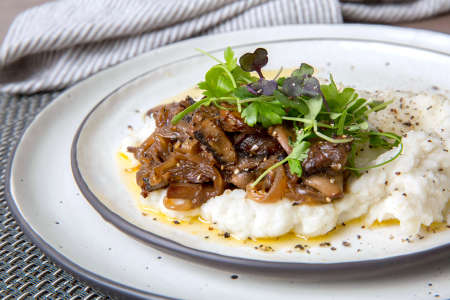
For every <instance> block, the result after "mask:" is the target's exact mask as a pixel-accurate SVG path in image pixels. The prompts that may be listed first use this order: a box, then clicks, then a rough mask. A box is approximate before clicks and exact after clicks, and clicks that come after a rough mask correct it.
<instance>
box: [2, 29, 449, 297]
mask: <svg viewBox="0 0 450 300" xmlns="http://www.w3.org/2000/svg"><path fill="white" fill-rule="evenodd" d="M285 27H286V28H288V27H290V28H292V27H297V28H300V27H301V28H302V29H305V28H306V27H309V28H314V27H315V28H316V29H318V28H320V29H323V30H324V31H325V30H328V31H331V33H327V34H329V36H330V38H331V39H332V38H333V36H334V35H337V36H342V35H345V33H342V32H340V31H344V32H346V30H345V29H355V30H359V31H360V32H361V31H365V30H369V31H371V32H378V33H380V34H381V36H384V35H383V34H382V33H383V31H387V32H388V33H390V35H389V37H388V39H390V40H391V41H389V42H387V41H386V40H385V39H386V37H385V38H373V39H367V40H368V41H372V42H382V43H383V42H385V43H386V42H387V43H389V44H394V45H401V46H407V47H412V48H416V49H421V50H426V51H431V52H435V53H439V54H444V55H449V53H450V47H449V46H446V45H448V43H442V42H443V41H448V40H449V36H448V35H445V34H441V33H436V32H430V31H425V30H416V29H405V28H396V27H390V26H383V25H362V24H352V25H332V26H330V25H300V26H285ZM271 29H278V30H281V28H271ZM256 30H258V29H256ZM259 30H261V29H259ZM262 30H267V29H262ZM250 31H253V30H250ZM244 32H248V31H244ZM347 32H348V31H347ZM235 34H236V33H235ZM226 35H229V34H223V36H226ZM430 37H431V38H432V39H431V40H430V39H427V38H430ZM396 38H398V40H396ZM196 39H208V37H200V38H196ZM350 39H353V40H361V39H358V38H350ZM285 40H286V39H285ZM425 40H426V41H427V42H428V43H427V44H426V46H425V45H424V42H425ZM186 42H187V41H183V42H179V43H176V44H173V45H170V46H166V47H162V48H159V49H158V50H164V49H166V48H172V47H175V46H181V45H182V44H184V43H186ZM147 54H148V53H145V54H142V55H140V56H138V57H136V58H133V59H131V60H129V61H126V62H123V63H121V64H120V65H122V64H125V63H127V62H130V61H133V60H136V59H138V58H139V57H141V56H145V55H147ZM116 67H117V66H116ZM116 67H112V68H110V69H107V70H104V71H102V72H100V73H102V74H103V73H105V72H109V71H111V69H114V68H116ZM100 73H98V74H96V75H94V76H92V77H90V78H88V79H85V80H83V81H82V82H86V81H91V80H95V77H96V76H97V75H99V74H100ZM146 73H148V72H146ZM143 75H144V74H142V75H140V76H143ZM138 77H139V76H138ZM134 79H136V77H135V78H133V79H132V80H129V81H127V82H125V83H124V84H122V85H121V86H120V87H119V88H117V89H116V90H118V89H120V88H121V87H122V86H123V85H126V84H127V83H129V82H130V81H133V80H134ZM82 82H80V83H82ZM80 83H79V84H77V85H75V86H74V87H72V88H70V89H68V90H67V91H66V92H65V93H63V94H62V95H60V96H59V97H57V99H55V100H54V101H53V102H52V103H50V104H49V105H48V106H47V107H46V108H45V109H43V110H42V111H41V113H42V112H44V111H45V110H46V109H48V107H49V106H52V105H53V104H55V103H56V102H57V101H58V99H59V98H62V97H63V96H64V95H66V94H68V93H70V92H71V91H72V90H75V89H77V88H78V87H79V86H80ZM106 98H107V97H106ZM106 98H104V99H103V100H102V101H104V100H106ZM99 104H100V103H99ZM38 116H39V115H38ZM38 116H37V117H38ZM37 117H36V118H37ZM86 118H87V117H86ZM31 124H32V123H30V124H29V125H28V127H29V126H30V125H31ZM81 126H82V125H80V128H81ZM28 127H27V129H28ZM27 129H26V130H24V132H23V133H22V136H21V137H20V139H19V141H18V142H17V144H16V146H15V149H14V153H13V155H12V156H11V157H10V160H9V162H8V166H7V169H6V177H5V181H7V183H8V184H6V187H5V192H6V201H7V204H8V206H9V208H10V210H11V213H12V215H13V216H14V217H15V219H16V221H17V222H18V223H19V225H20V227H21V228H22V229H23V231H24V233H25V234H26V235H27V236H28V237H29V238H30V239H31V240H32V242H33V243H34V244H36V245H37V246H38V247H39V248H40V249H41V250H42V251H43V252H44V253H45V254H46V255H47V256H49V257H50V258H51V259H52V260H53V261H54V262H55V263H56V264H58V265H60V266H61V267H63V268H64V269H66V270H68V271H69V272H71V273H72V274H74V275H75V276H76V277H77V278H80V279H81V280H84V281H87V282H89V283H91V284H92V285H93V286H95V287H98V288H100V289H102V290H103V291H106V293H108V294H110V295H114V296H119V297H120V298H122V297H123V298H124V299H149V298H151V299H164V298H167V297H165V296H162V295H157V294H153V293H149V292H146V291H142V290H139V289H136V288H133V287H129V286H126V285H123V284H121V283H119V282H116V281H112V280H110V279H108V278H105V277H103V276H100V275H98V274H95V273H93V272H91V271H89V270H87V269H85V268H83V267H81V266H79V265H77V264H75V263H73V262H72V261H71V260H70V259H68V258H67V257H65V256H64V255H62V254H61V253H59V252H58V251H57V250H56V249H55V248H53V247H52V246H50V245H49V244H48V243H47V242H46V241H45V240H44V239H43V238H42V237H41V236H40V235H39V234H38V233H37V232H36V231H34V230H33V229H32V227H31V226H30V225H29V224H28V223H27V220H26V218H25V217H24V216H23V215H22V214H21V212H20V209H19V208H18V206H17V204H16V202H15V200H14V196H13V194H12V191H11V183H12V181H11V173H12V168H13V163H14V158H15V153H16V150H17V148H18V147H19V145H20V144H21V141H22V139H23V137H24V135H25V134H26V132H27ZM78 131H79V130H78ZM78 135H79V133H77V135H76V136H78ZM74 142H75V139H74ZM71 155H73V153H71ZM85 196H86V195H85ZM91 204H92V203H91ZM98 204H99V205H100V206H99V207H101V206H102V205H103V204H101V203H98ZM94 208H95V206H94ZM110 213H111V217H112V216H113V215H114V213H112V212H110ZM103 217H104V218H105V216H103ZM132 226H133V225H132ZM182 247H184V246H182ZM187 250H189V249H187ZM194 250H195V249H194ZM449 250H450V243H447V244H445V245H442V246H439V247H435V248H432V249H429V250H426V251H420V252H416V253H413V254H407V255H401V256H396V257H392V258H386V259H378V260H371V261H369V262H367V261H364V262H358V263H339V264H333V265H336V266H339V265H340V266H339V268H338V269H337V270H341V269H342V267H344V268H345V267H346V265H349V264H357V265H359V267H380V268H385V269H389V267H392V266H399V265H401V266H403V267H406V266H412V265H417V264H418V263H426V262H429V261H430V260H435V259H439V258H444V257H449V255H450V253H449ZM196 251H197V250H196ZM188 252H189V251H188ZM177 254H180V253H178V252H177ZM185 255H186V256H188V257H191V258H192V256H191V254H190V253H186V254H185ZM419 258H423V259H422V260H419ZM199 259H200V261H205V260H204V258H203V257H200V258H199ZM219 261H220V260H219ZM289 264H290V263H289ZM308 265H309V264H308ZM314 265H317V264H314ZM326 265H327V266H328V267H330V264H326ZM350 268H353V267H352V266H351V267H350ZM273 269H274V270H276V269H278V268H273ZM283 270H284V269H283Z"/></svg>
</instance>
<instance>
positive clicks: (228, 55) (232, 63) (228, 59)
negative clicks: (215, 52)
mask: <svg viewBox="0 0 450 300" xmlns="http://www.w3.org/2000/svg"><path fill="white" fill-rule="evenodd" d="M223 58H225V65H226V66H227V69H228V70H230V71H232V70H233V69H234V68H236V67H237V58H236V57H234V52H233V50H232V49H231V47H228V48H227V49H225V52H224V53H223Z"/></svg>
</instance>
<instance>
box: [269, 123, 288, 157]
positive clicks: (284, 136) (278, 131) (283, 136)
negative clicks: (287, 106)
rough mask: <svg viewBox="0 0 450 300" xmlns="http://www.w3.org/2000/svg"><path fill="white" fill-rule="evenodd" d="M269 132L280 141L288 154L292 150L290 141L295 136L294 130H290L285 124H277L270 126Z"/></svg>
mask: <svg viewBox="0 0 450 300" xmlns="http://www.w3.org/2000/svg"><path fill="white" fill-rule="evenodd" d="M269 134H271V135H272V136H273V137H274V138H276V139H277V141H278V143H280V145H281V147H283V149H284V151H286V153H287V154H290V153H291V152H292V147H291V145H290V143H289V139H290V138H291V139H292V138H293V134H292V132H290V131H289V130H288V129H287V128H286V127H284V126H283V125H275V126H272V127H270V128H269Z"/></svg>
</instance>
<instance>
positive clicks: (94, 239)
mask: <svg viewBox="0 0 450 300" xmlns="http://www.w3.org/2000/svg"><path fill="white" fill-rule="evenodd" d="M274 37H275V38H274ZM226 46H232V47H233V48H234V49H236V50H237V52H239V53H242V52H243V51H246V50H249V49H252V48H255V46H263V47H266V48H267V49H268V50H269V53H270V54H271V58H272V60H271V65H270V66H268V67H269V68H276V67H278V66H279V65H284V66H293V65H296V64H298V61H297V58H298V57H300V59H301V60H303V61H308V62H310V63H311V64H313V65H316V66H318V67H319V69H320V70H321V71H322V72H323V71H325V70H326V71H330V72H332V73H333V74H335V76H336V77H337V78H339V80H340V81H342V82H344V83H351V84H354V85H357V86H358V87H359V88H362V89H369V90H370V89H374V88H378V89H381V88H394V89H397V88H398V89H403V90H408V89H412V90H416V91H417V90H429V89H430V88H431V86H433V85H437V86H441V87H443V88H449V86H450V84H449V81H448V77H447V76H446V70H448V69H449V67H450V58H449V53H450V39H449V38H448V36H445V35H441V34H433V33H429V32H424V31H417V30H405V29H393V28H389V27H381V26H361V25H353V26H326V25H322V26H298V27H284V28H271V29H260V30H252V31H246V32H239V33H232V34H225V35H221V36H211V37H205V38H199V39H193V40H189V41H185V42H182V43H178V44H175V45H172V46H169V47H164V48H161V49H158V50H155V51H152V52H150V53H148V54H145V55H143V56H140V57H138V58H135V59H133V60H130V61H128V62H126V63H124V64H121V65H119V66H117V67H114V68H111V69H110V70H108V71H104V72H101V73H99V74H98V75H96V76H94V77H92V78H90V79H88V80H86V81H84V82H83V83H81V84H79V85H77V86H76V87H74V88H72V89H70V90H69V91H68V92H66V93H64V94H63V95H62V96H60V97H59V99H57V100H55V102H53V103H52V104H51V105H49V107H48V108H46V109H45V110H44V111H43V112H42V113H41V114H40V115H39V117H38V118H37V119H36V120H35V121H34V122H33V124H32V125H31V126H30V127H29V128H28V129H27V131H26V132H25V134H24V136H23V137H22V139H21V142H20V144H19V146H18V148H17V151H16V154H15V156H14V159H13V160H12V162H11V169H10V174H9V178H10V185H9V191H10V195H11V197H10V199H9V204H10V206H11V208H12V210H13V212H14V214H15V216H16V217H17V218H18V220H19V222H20V223H21V224H22V226H23V227H24V229H25V231H26V232H27V233H28V234H29V235H30V236H31V237H32V239H33V241H34V242H35V243H37V244H38V245H39V246H40V247H41V248H43V250H44V251H45V252H46V253H47V254H48V255H50V256H51V257H52V258H53V259H54V260H56V261H57V262H59V263H60V264H62V265H64V266H65V267H66V268H68V269H69V270H71V271H73V272H76V273H77V274H78V275H79V276H81V277H83V278H84V279H86V280H90V281H93V282H94V283H95V284H97V285H100V286H101V287H103V288H108V289H112V290H113V291H116V292H119V293H124V294H126V295H128V296H145V295H147V296H148V295H149V294H148V293H149V292H150V291H151V292H153V293H156V294H162V295H165V296H171V297H183V298H194V297H195V298H210V297H212V296H213V295H217V294H218V293H223V294H221V295H223V296H224V297H226V296H227V295H228V296H230V297H231V296H236V295H239V296H241V297H242V298H249V297H254V296H255V290H256V289H258V286H260V287H261V286H264V294H263V295H262V296H264V297H267V298H269V297H271V296H272V298H273V296H275V295H277V294H278V291H279V290H280V289H282V290H283V291H284V292H285V295H286V297H289V296H292V297H295V296H296V295H297V291H298V289H302V291H303V293H304V295H310V296H314V295H316V296H317V295H322V296H326V295H328V296H330V295H334V296H335V297H336V298H339V297H342V298H345V297H348V296H349V295H355V296H356V295H358V294H359V295H360V296H361V295H364V297H365V298H367V295H368V294H366V293H370V292H369V291H370V289H371V288H372V289H374V288H376V287H375V286H374V282H377V283H378V284H382V285H383V286H384V289H385V291H386V293H390V294H391V295H392V294H393V293H396V294H397V295H403V296H406V295H412V294H414V293H415V294H424V293H425V292H428V291H426V285H425V283H423V281H427V280H431V279H430V278H433V280H434V281H435V282H438V285H439V284H440V283H442V282H445V281H446V280H447V281H448V280H449V279H450V270H449V268H448V266H449V261H448V244H449V240H450V239H449V235H448V231H444V232H441V233H439V234H436V235H433V237H432V238H430V239H424V240H422V242H420V243H413V244H407V243H401V242H399V241H396V240H394V241H392V242H389V240H388V239H387V238H386V236H384V237H380V236H378V239H377V237H376V235H374V236H373V237H371V236H369V235H370V234H368V236H367V238H366V240H364V241H356V240H355V241H353V240H352V241H351V242H352V244H357V243H361V244H360V247H354V248H351V249H347V248H345V247H339V248H340V249H339V251H336V254H333V255H330V253H332V252H331V251H329V250H328V249H326V250H327V251H325V249H320V248H317V251H311V255H306V254H301V255H299V254H296V255H294V256H292V255H291V256H286V255H283V254H275V255H273V256H270V255H269V254H267V253H260V252H256V253H255V252H254V251H253V252H247V251H244V250H243V249H240V248H239V247H229V246H223V245H211V244H205V243H204V242H203V240H198V239H196V238H195V237H193V236H181V235H177V234H176V231H173V230H172V229H167V228H164V226H160V225H155V224H157V223H151V224H153V225H151V227H150V225H149V223H148V221H147V220H146V219H145V218H143V217H140V216H139V214H137V213H136V211H135V210H134V209H133V206H132V205H128V204H130V201H129V200H128V199H129V194H128V191H127V190H126V188H125V187H124V186H123V185H121V184H120V183H119V181H118V180H120V179H119V178H118V176H116V175H115V174H117V169H116V165H115V163H114V154H113V151H114V149H116V147H117V145H118V142H119V140H120V139H121V137H123V136H124V135H125V134H126V126H127V125H128V124H130V122H137V119H136V114H135V113H134V109H136V108H139V109H147V108H148V107H151V106H153V105H156V104H157V102H158V101H160V100H162V99H165V98H167V97H170V96H173V95H175V94H177V93H178V92H180V91H182V90H184V89H186V88H189V87H191V86H192V85H194V84H195V83H196V82H197V81H198V80H200V79H201V76H202V74H203V73H204V72H205V70H206V69H207V68H208V66H209V65H210V64H211V62H210V61H209V60H208V59H206V58H204V57H202V56H199V55H198V54H197V53H195V51H194V50H193V48H196V47H199V48H202V49H205V50H207V51H210V52H212V53H220V52H221V51H222V50H223V48H225V47H226ZM287 51H288V52H289V53H294V52H295V55H291V54H289V55H282V53H285V52H287ZM368 57H369V59H368ZM386 62H389V64H386ZM328 63H331V64H330V65H328ZM192 64H195V68H192ZM144 73H146V74H145V75H142V74H144ZM380 74H381V76H380ZM134 78H138V79H136V80H133V79H134ZM126 82H127V83H126ZM118 87H121V88H119V89H118ZM113 91H115V92H113ZM111 93H112V94H111ZM108 95H112V96H111V97H109V98H107V100H105V101H103V102H101V103H100V104H99V106H98V107H97V109H95V110H94V112H93V113H92V114H91V117H92V119H91V118H89V120H91V121H92V122H91V121H88V122H86V123H85V125H86V127H84V129H83V131H82V134H81V135H80V141H83V142H82V143H80V144H79V147H81V146H83V149H87V150H94V149H96V151H97V150H99V147H98V145H96V144H95V141H94V140H95V137H96V134H99V133H101V134H105V136H103V137H102V141H103V142H105V143H106V145H105V147H104V148H105V149H106V150H105V151H106V152H104V153H98V155H97V153H89V151H87V152H84V153H83V154H82V156H80V157H83V161H84V164H83V163H80V166H81V167H80V171H81V172H80V175H82V176H83V178H84V179H85V182H86V183H87V185H88V186H89V188H90V190H91V191H93V193H94V195H97V196H99V197H98V198H99V199H101V200H102V202H101V203H102V205H104V206H105V207H104V208H106V209H105V210H103V212H105V211H107V212H109V213H110V214H111V215H113V214H116V215H120V217H121V218H122V219H123V220H122V221H123V223H122V224H127V225H124V226H131V227H130V228H133V229H135V228H141V231H138V232H141V233H143V234H144V235H142V236H140V235H135V237H138V238H139V239H141V240H144V241H147V242H148V241H149V240H148V239H147V238H146V236H147V237H148V235H147V234H148V232H149V231H153V232H154V233H155V234H156V235H158V236H162V237H165V238H166V239H161V240H163V241H168V242H169V245H167V244H159V246H162V247H164V248H166V249H167V248H171V249H172V250H173V247H177V248H176V249H175V251H177V252H178V253H183V254H184V255H192V254H193V253H192V252H191V250H192V251H194V253H197V254H201V255H197V256H196V257H202V255H203V257H205V256H208V255H211V256H210V257H206V258H207V259H215V261H220V259H219V260H218V259H217V258H218V257H219V258H224V256H222V255H223V254H225V255H226V257H225V258H224V259H223V260H222V262H226V261H227V262H230V261H229V259H230V257H231V258H235V259H236V258H237V259H238V260H235V261H231V263H233V262H235V263H236V262H239V261H241V259H243V260H245V261H248V259H253V260H254V259H257V260H258V261H259V262H262V263H263V266H268V263H269V264H271V263H273V262H276V263H281V264H283V265H282V266H283V268H284V266H288V265H295V264H296V263H297V264H298V263H300V264H302V265H297V266H300V267H301V268H302V269H303V270H305V269H307V265H309V266H318V265H321V266H323V265H327V266H332V265H335V264H336V263H338V265H335V266H337V267H338V268H340V267H345V265H342V264H340V265H339V263H359V265H360V266H365V267H367V266H368V265H370V262H372V264H375V265H377V264H383V261H384V262H389V264H394V263H399V262H400V263H402V262H403V263H407V264H410V263H412V261H413V260H416V261H417V256H416V255H420V256H421V259H424V258H425V257H424V254H425V255H426V254H428V256H433V255H436V254H439V255H443V256H444V258H447V259H446V260H444V264H443V266H444V269H442V261H441V262H440V266H441V271H440V273H439V272H436V271H435V269H434V268H436V265H430V266H429V267H427V268H422V269H421V270H422V271H421V272H420V273H419V274H415V275H414V276H412V275H406V273H392V274H391V275H389V276H386V275H385V277H376V278H371V279H370V280H368V281H362V282H361V280H359V281H358V280H353V281H342V284H340V285H338V286H336V284H334V283H331V282H329V283H327V284H322V285H321V287H320V288H319V287H318V286H317V285H316V284H315V283H311V282H309V283H308V284H305V280H306V279H305V277H302V276H295V277H290V279H289V280H287V279H286V277H283V276H280V275H272V276H271V277H264V276H261V275H251V276H250V275H248V274H247V273H245V272H246V271H245V270H242V269H240V272H241V273H240V278H239V280H235V281H233V280H231V279H229V276H230V273H229V272H227V271H223V270H220V269H216V268H209V267H204V266H201V265H198V264H194V263H190V262H188V261H186V260H181V259H178V258H175V257H171V256H163V259H158V256H161V254H160V253H159V252H158V251H157V250H154V249H152V248H150V247H148V246H146V245H145V244H143V243H140V242H138V241H136V240H134V239H133V238H130V237H129V236H127V235H124V234H123V233H121V232H120V231H118V230H116V228H114V226H111V225H110V224H108V223H107V222H105V221H104V220H103V219H102V218H101V217H100V216H99V215H98V214H97V212H96V211H95V210H94V209H92V207H91V206H89V204H88V203H87V202H86V201H85V200H84V199H83V197H82V196H80V194H79V191H78V189H77V187H76V185H75V183H74V181H73V178H72V176H71V174H70V160H69V154H70V144H71V138H72V136H73V135H75V132H76V130H77V127H78V126H79V124H80V123H81V122H82V120H83V118H84V117H85V116H86V115H87V114H88V112H89V111H91V110H92V109H93V107H94V106H95V105H96V104H97V103H98V102H99V101H100V100H102V99H105V97H107V96H108ZM124 99H126V100H127V101H123V100H124ZM121 100H122V101H121ZM113 104H114V105H113ZM116 105H119V106H118V107H116ZM118 112H120V113H118ZM106 116H107V117H106ZM104 121H105V122H104ZM112 123H115V124H112ZM131 124H133V123H131ZM136 124H137V123H135V124H134V125H136ZM97 137H98V136H97ZM110 146H111V147H110ZM89 147H90V148H89ZM28 149H33V158H32V162H33V163H29V153H30V152H29V151H28ZM110 149H112V150H111V151H112V152H110ZM78 150H80V148H78ZM80 151H81V150H80ZM92 154H95V155H94V159H92V158H93V156H91V155H92ZM99 157H101V158H102V159H99ZM86 162H89V163H86ZM44 170H45V171H44ZM89 170H101V171H102V174H103V176H101V177H99V176H97V177H96V176H95V174H94V173H92V172H91V173H89ZM88 174H91V175H88ZM100 178H102V180H99V179H100ZM101 181H103V182H101ZM105 182H106V183H108V185H105ZM107 186H109V189H108V188H106V187H107ZM110 191H113V192H110ZM127 195H128V196H127ZM97 209H98V207H97ZM103 216H104V217H107V215H105V214H104V213H103ZM110 221H111V219H110ZM115 225H117V224H115ZM121 229H122V230H124V227H122V228H121ZM129 233H130V232H129ZM152 238H155V236H154V235H153V236H152ZM156 239H159V238H156ZM161 240H160V241H161ZM173 241H175V242H176V243H173ZM150 242H152V241H150ZM197 242H198V243H197ZM153 243H154V244H157V245H158V243H155V242H154V240H153ZM193 243H195V249H193V248H192V247H193ZM358 245H359V244H358ZM357 248H361V249H363V248H364V251H361V252H360V254H362V255H359V254H357V253H356V249H357ZM186 249H190V250H189V251H187V252H186V251H185V250H186ZM205 250H207V252H206V251H205ZM183 251H184V252H183ZM366 253H367V254H366ZM218 254H220V255H218ZM405 255H409V258H410V259H405V258H406V256H405ZM194 256H195V255H194ZM414 258H416V259H414ZM293 262H294V263H293ZM367 262H369V263H367ZM364 263H366V264H364ZM240 265H245V264H240ZM146 267H147V268H146ZM331 269H334V268H333V267H331ZM442 270H444V271H442ZM427 272H428V273H427ZM347 276H348V274H347ZM430 276H432V277H430ZM342 277H345V276H344V273H342ZM174 278H176V279H177V280H176V282H175V281H174ZM292 278H295V279H292ZM386 279H389V280H386ZM406 279H407V280H410V281H411V280H412V281H415V282H417V283H419V282H420V283H421V284H422V285H417V286H411V288H410V289H409V290H408V292H407V293H405V292H404V291H401V290H398V289H397V288H398V287H401V286H402V285H404V284H407V283H406V281H405V280H406ZM119 283H120V284H119ZM356 283H357V285H355V284H356ZM435 285H436V283H435ZM356 286H364V289H365V290H366V291H358V290H357V289H355V287H356ZM231 289H233V290H234V292H233V293H232V294H230V293H231V292H230V291H231ZM448 289H449V288H448V286H445V287H444V286H443V287H442V288H441V291H445V292H447V293H449V290H448ZM327 292H330V294H327ZM331 292H333V294H331ZM336 292H337V294H336ZM402 293H403V294H402ZM258 296H259V295H258ZM235 298H236V297H235Z"/></svg>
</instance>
